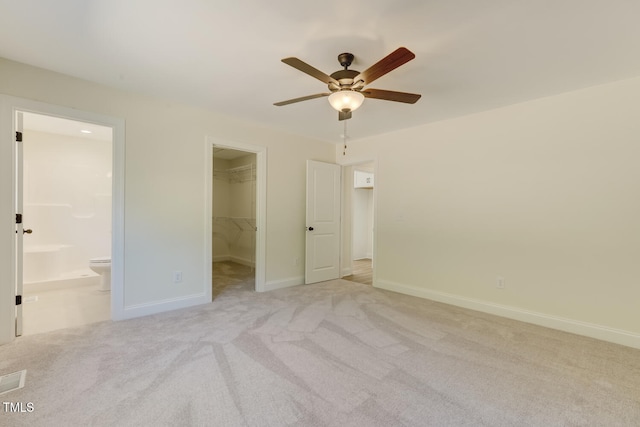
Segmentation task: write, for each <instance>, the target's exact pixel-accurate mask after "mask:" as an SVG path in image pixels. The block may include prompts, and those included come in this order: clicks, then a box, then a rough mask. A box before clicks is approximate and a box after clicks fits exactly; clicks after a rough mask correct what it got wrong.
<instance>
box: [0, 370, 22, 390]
mask: <svg viewBox="0 0 640 427" xmlns="http://www.w3.org/2000/svg"><path fill="white" fill-rule="evenodd" d="M26 377H27V370H26V369H23V370H22V371H18V372H14V373H13V374H7V375H3V376H1V377H0V394H4V393H9V392H10V391H13V390H17V389H19V388H22V387H24V380H25V378H26Z"/></svg>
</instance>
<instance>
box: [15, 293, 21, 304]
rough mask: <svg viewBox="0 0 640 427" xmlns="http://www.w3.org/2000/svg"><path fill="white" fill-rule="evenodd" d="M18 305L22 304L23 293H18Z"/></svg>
mask: <svg viewBox="0 0 640 427" xmlns="http://www.w3.org/2000/svg"><path fill="white" fill-rule="evenodd" d="M16 305H22V295H16Z"/></svg>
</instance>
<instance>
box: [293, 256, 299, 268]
mask: <svg viewBox="0 0 640 427" xmlns="http://www.w3.org/2000/svg"><path fill="white" fill-rule="evenodd" d="M293 265H295V266H298V265H300V257H295V258H294V259H293Z"/></svg>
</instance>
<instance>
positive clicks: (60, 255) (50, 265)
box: [22, 244, 99, 291]
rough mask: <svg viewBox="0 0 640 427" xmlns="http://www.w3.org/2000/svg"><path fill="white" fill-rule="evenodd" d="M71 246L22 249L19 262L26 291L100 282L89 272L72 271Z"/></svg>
mask: <svg viewBox="0 0 640 427" xmlns="http://www.w3.org/2000/svg"><path fill="white" fill-rule="evenodd" d="M72 253H73V246H71V245H63V244H48V245H29V246H25V247H24V250H23V258H22V260H23V261H22V283H23V285H24V288H25V291H27V290H45V289H53V288H60V287H68V286H75V285H90V284H96V283H98V282H99V276H98V275H97V274H96V273H94V272H93V271H91V270H90V269H89V265H88V262H87V268H86V269H80V270H77V269H72V268H71V266H70V261H71V256H72Z"/></svg>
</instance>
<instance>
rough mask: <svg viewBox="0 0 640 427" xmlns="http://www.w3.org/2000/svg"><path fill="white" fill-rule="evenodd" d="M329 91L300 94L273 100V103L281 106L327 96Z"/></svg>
mask: <svg viewBox="0 0 640 427" xmlns="http://www.w3.org/2000/svg"><path fill="white" fill-rule="evenodd" d="M329 95H331V94H330V93H316V94H315V95H307V96H302V97H300V98H293V99H288V100H286V101H280V102H274V104H273V105H277V106H278V107H282V106H283V105H289V104H294V103H296V102H301V101H307V100H309V99H315V98H322V97H323V96H329Z"/></svg>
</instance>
